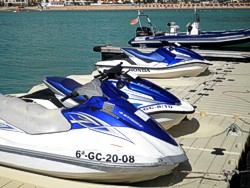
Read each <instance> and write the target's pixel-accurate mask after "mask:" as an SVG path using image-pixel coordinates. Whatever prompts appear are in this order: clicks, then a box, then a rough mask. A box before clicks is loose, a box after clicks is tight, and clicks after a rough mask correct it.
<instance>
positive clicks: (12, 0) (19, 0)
mask: <svg viewBox="0 0 250 188" xmlns="http://www.w3.org/2000/svg"><path fill="white" fill-rule="evenodd" d="M28 3H29V0H4V6H20V7H21V6H27V5H28Z"/></svg>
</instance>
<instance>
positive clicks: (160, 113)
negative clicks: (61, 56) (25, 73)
mask: <svg viewBox="0 0 250 188" xmlns="http://www.w3.org/2000/svg"><path fill="white" fill-rule="evenodd" d="M122 69H123V68H122V66H121V63H120V64H118V65H116V66H115V67H113V68H111V69H109V70H105V71H104V72H100V74H99V75H97V76H96V78H95V79H94V80H92V81H91V82H90V83H87V84H84V85H82V84H80V83H78V82H76V81H75V80H73V79H70V78H65V77H45V78H44V80H43V81H44V83H45V84H46V85H47V87H48V88H49V89H50V90H51V91H53V92H52V94H51V93H50V94H49V93H48V89H45V90H42V91H39V92H36V93H33V94H30V95H26V96H23V97H22V98H23V99H26V100H27V99H29V100H30V99H32V100H33V102H36V103H40V104H42V105H44V106H45V107H47V108H51V107H50V106H53V104H54V107H52V108H57V107H61V106H60V105H62V106H64V107H73V106H76V105H78V104H80V103H84V102H85V101H86V100H87V98H86V94H87V93H88V92H89V90H90V89H86V87H91V88H92V90H95V88H101V89H102V91H103V93H104V96H105V97H108V98H116V97H117V96H122V97H123V98H126V99H127V100H128V101H129V102H130V103H132V104H133V105H134V106H135V107H136V108H138V109H140V110H142V111H144V112H145V113H147V114H148V115H150V116H151V117H153V118H154V119H155V120H156V121H157V122H158V123H160V124H161V125H162V126H163V127H164V129H169V128H171V127H172V126H174V125H177V124H179V123H180V122H181V121H182V120H183V119H184V118H185V117H186V116H187V115H188V114H192V113H194V108H193V106H192V105H190V104H189V103H188V102H187V101H184V100H180V99H178V98H177V97H176V96H174V95H173V94H171V93H170V92H168V91H166V90H165V89H163V88H161V87H159V86H157V85H156V84H154V83H152V82H150V81H148V80H145V79H142V78H140V77H139V76H137V75H136V74H134V73H133V72H130V71H128V72H122ZM100 80H101V81H100ZM45 91H47V94H45ZM111 91H114V92H111ZM86 92H87V93H86ZM41 96H47V97H45V99H44V100H42V97H41ZM65 96H70V97H67V99H68V98H69V99H68V100H65V99H64V100H61V99H63V98H64V97H65ZM48 101H51V102H52V103H53V104H52V105H48V104H47V103H48ZM56 101H60V102H61V103H60V102H57V103H56ZM58 104H59V105H58Z"/></svg>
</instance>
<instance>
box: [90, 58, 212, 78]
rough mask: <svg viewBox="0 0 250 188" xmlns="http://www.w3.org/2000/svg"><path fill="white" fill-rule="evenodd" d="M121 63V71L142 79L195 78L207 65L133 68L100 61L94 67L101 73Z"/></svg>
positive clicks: (191, 64)
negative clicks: (129, 72)
mask: <svg viewBox="0 0 250 188" xmlns="http://www.w3.org/2000/svg"><path fill="white" fill-rule="evenodd" d="M120 62H123V65H122V67H123V70H124V71H128V70H129V71H131V72H134V73H136V74H137V75H139V76H140V77H143V78H160V79H162V78H178V77H184V76H190V77H195V76H198V75H200V74H201V73H203V72H204V71H205V70H207V69H208V67H209V65H211V64H209V63H200V62H190V63H185V64H178V65H175V66H168V67H166V66H165V67H163V66H162V67H153V66H134V65H129V64H128V62H127V61H124V60H120V61H116V60H115V61H100V62H97V63H96V64H95V65H96V67H97V70H99V71H103V70H106V69H110V68H111V67H114V66H115V65H117V64H118V63H120Z"/></svg>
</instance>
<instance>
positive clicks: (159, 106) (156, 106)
mask: <svg viewBox="0 0 250 188" xmlns="http://www.w3.org/2000/svg"><path fill="white" fill-rule="evenodd" d="M162 108H173V106H171V105H167V104H161V105H155V106H148V107H144V108H141V110H143V111H147V110H154V109H162Z"/></svg>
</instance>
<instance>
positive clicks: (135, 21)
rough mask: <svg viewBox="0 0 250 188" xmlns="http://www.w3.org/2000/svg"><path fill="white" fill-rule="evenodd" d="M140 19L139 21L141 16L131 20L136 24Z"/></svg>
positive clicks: (131, 23) (132, 23)
mask: <svg viewBox="0 0 250 188" xmlns="http://www.w3.org/2000/svg"><path fill="white" fill-rule="evenodd" d="M138 21H139V18H138V17H137V18H135V19H133V20H131V21H130V25H135V24H137V23H138Z"/></svg>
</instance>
